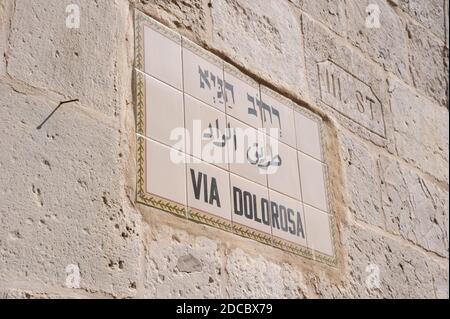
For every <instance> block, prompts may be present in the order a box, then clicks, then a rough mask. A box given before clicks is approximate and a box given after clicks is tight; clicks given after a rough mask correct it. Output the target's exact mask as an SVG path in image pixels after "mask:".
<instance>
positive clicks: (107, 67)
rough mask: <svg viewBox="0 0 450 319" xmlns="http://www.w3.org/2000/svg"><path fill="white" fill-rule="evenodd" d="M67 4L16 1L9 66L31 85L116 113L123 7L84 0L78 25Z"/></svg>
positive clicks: (45, 0) (15, 75)
mask: <svg viewBox="0 0 450 319" xmlns="http://www.w3.org/2000/svg"><path fill="white" fill-rule="evenodd" d="M66 6H67V4H66V3H65V2H64V1H59V0H33V1H31V2H30V1H24V0H16V1H15V9H14V16H13V18H12V22H11V29H10V36H9V45H8V53H7V56H6V60H7V63H8V64H7V65H8V68H7V72H8V73H9V75H10V76H11V77H13V78H15V79H16V80H19V81H22V82H25V83H28V84H29V85H31V86H33V87H36V88H40V89H44V90H49V91H52V92H56V93H58V94H60V95H62V96H64V97H65V98H67V99H75V98H78V99H80V101H81V103H82V104H83V105H86V106H87V107H91V108H94V109H96V110H98V111H101V112H103V113H104V114H106V115H109V116H112V115H117V112H118V105H117V103H118V102H119V100H118V96H117V86H118V81H117V77H116V68H117V55H116V54H115V52H117V50H118V49H119V46H122V45H123V43H124V42H125V39H124V38H123V37H121V36H120V34H121V30H120V28H121V26H123V24H122V21H120V18H121V13H120V11H119V10H121V9H122V8H123V7H121V6H119V5H117V3H116V2H111V3H110V2H109V1H91V0H81V1H79V7H80V19H81V20H80V28H79V29H69V28H67V27H66V13H65V10H66ZM98 92H102V94H98Z"/></svg>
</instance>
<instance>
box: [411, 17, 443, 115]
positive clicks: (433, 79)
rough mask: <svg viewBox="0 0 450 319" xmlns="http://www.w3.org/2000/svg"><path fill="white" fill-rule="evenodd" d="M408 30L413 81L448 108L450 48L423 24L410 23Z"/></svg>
mask: <svg viewBox="0 0 450 319" xmlns="http://www.w3.org/2000/svg"><path fill="white" fill-rule="evenodd" d="M407 31H408V49H409V51H408V52H409V55H408V59H409V66H410V69H411V76H412V83H413V84H414V86H415V87H416V88H418V89H419V90H421V91H422V92H424V93H425V94H426V95H427V96H429V97H430V98H432V99H434V100H436V101H437V103H439V104H441V105H443V106H446V107H447V108H448V94H449V93H448V92H449V91H448V89H449V86H448V85H449V83H448V72H449V69H448V67H449V65H448V48H446V47H445V46H444V44H443V43H441V42H440V41H438V40H436V39H434V38H433V37H431V36H430V35H429V34H428V33H427V30H426V29H424V28H423V27H421V26H417V25H415V24H413V23H408V25H407Z"/></svg>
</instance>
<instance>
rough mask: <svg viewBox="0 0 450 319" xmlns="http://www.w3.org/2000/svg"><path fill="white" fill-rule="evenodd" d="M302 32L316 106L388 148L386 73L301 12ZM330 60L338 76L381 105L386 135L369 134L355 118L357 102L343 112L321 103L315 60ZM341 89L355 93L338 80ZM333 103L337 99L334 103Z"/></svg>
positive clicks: (389, 138) (389, 132) (389, 134)
mask: <svg viewBox="0 0 450 319" xmlns="http://www.w3.org/2000/svg"><path fill="white" fill-rule="evenodd" d="M303 33H304V37H305V57H306V59H305V60H306V71H307V80H308V84H309V91H310V94H311V97H312V100H313V101H314V102H315V105H316V106H317V107H324V109H325V111H326V112H327V113H332V114H333V119H335V120H337V121H339V122H340V123H342V124H343V125H344V126H346V127H347V128H348V129H350V130H351V131H353V132H356V133H358V135H360V136H362V137H364V138H366V139H369V140H371V141H372V142H374V143H376V144H377V145H380V146H383V147H386V148H387V149H392V146H393V144H392V141H391V135H392V133H391V129H392V128H391V126H390V121H391V119H390V110H389V108H388V105H389V98H388V93H387V85H386V74H385V73H384V72H383V71H382V69H381V68H380V67H378V66H377V65H376V64H375V63H374V62H371V61H370V60H367V59H366V58H365V57H364V56H362V55H361V54H359V53H358V52H356V50H352V49H351V48H349V47H348V45H347V44H346V43H345V42H344V41H343V40H342V39H340V38H337V37H336V36H335V35H334V34H333V33H332V32H331V31H329V30H327V29H326V28H324V27H323V26H321V25H320V24H319V23H317V22H316V21H314V20H311V19H310V18H309V17H307V16H305V15H303ZM327 60H329V61H333V63H334V64H336V65H337V66H339V68H340V70H341V73H340V75H341V76H342V78H345V77H349V78H351V79H354V80H355V81H359V82H360V83H364V85H365V86H367V87H369V89H370V90H371V91H372V92H373V94H374V95H375V96H376V98H377V99H378V100H379V102H380V103H381V105H382V112H383V119H384V123H385V127H386V138H379V136H378V135H376V134H372V132H371V131H370V130H368V129H367V127H365V126H363V125H362V124H361V122H358V121H357V120H356V121H355V120H354V119H358V117H359V116H360V111H359V110H358V108H357V105H351V107H350V108H349V111H348V112H347V113H346V114H344V113H342V112H340V110H338V109H337V107H336V106H335V103H332V104H330V105H324V103H323V98H322V94H323V92H322V91H321V90H323V89H321V85H320V78H319V74H318V63H321V62H324V61H327ZM341 89H342V90H348V91H349V93H348V94H352V95H354V94H355V91H354V89H355V87H354V85H352V83H349V82H346V81H342V82H341ZM336 103H337V102H336Z"/></svg>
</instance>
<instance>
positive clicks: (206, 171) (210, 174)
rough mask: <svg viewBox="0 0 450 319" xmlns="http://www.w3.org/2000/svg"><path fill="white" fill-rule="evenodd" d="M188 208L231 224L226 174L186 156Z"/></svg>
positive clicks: (228, 185)
mask: <svg viewBox="0 0 450 319" xmlns="http://www.w3.org/2000/svg"><path fill="white" fill-rule="evenodd" d="M188 160H189V163H188V164H187V172H186V174H187V191H188V192H187V193H188V196H187V197H188V206H189V207H190V208H194V209H197V210H200V211H202V212H205V213H208V214H212V215H215V216H217V217H220V218H222V219H225V220H228V221H229V222H230V223H231V198H230V183H229V176H228V172H227V171H225V170H223V169H220V168H218V167H216V166H213V165H210V164H207V163H205V162H200V163H198V161H195V159H193V158H192V157H190V156H188Z"/></svg>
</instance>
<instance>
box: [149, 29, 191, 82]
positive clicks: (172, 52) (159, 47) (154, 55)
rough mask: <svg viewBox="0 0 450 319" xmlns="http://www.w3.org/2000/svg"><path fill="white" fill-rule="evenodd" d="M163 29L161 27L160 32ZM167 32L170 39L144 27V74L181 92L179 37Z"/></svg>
mask: <svg viewBox="0 0 450 319" xmlns="http://www.w3.org/2000/svg"><path fill="white" fill-rule="evenodd" d="M155 23H156V22H155ZM158 25H159V24H158ZM164 29H165V27H164V26H161V29H160V30H164ZM167 32H168V33H169V32H170V34H172V37H171V38H169V37H167V36H165V35H163V34H162V33H160V32H158V31H155V30H154V29H152V28H150V27H149V26H147V25H145V26H144V56H145V60H144V72H145V73H147V74H150V75H152V76H154V77H155V78H157V79H159V80H161V81H163V82H165V83H168V84H170V85H172V86H174V87H175V88H177V89H179V90H182V86H183V85H182V83H183V82H182V81H183V79H182V59H181V37H180V36H176V37H174V36H173V32H172V31H170V30H169V31H167ZM174 39H176V40H174Z"/></svg>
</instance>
